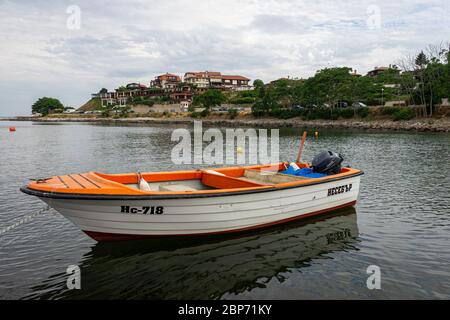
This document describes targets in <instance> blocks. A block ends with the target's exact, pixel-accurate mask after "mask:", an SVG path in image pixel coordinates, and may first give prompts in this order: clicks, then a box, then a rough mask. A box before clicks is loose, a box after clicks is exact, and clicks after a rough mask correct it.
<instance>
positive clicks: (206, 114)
mask: <svg viewBox="0 0 450 320" xmlns="http://www.w3.org/2000/svg"><path fill="white" fill-rule="evenodd" d="M208 115H209V108H205V109H203V110H202V112H200V116H201V117H202V118H204V117H207V116H208Z"/></svg>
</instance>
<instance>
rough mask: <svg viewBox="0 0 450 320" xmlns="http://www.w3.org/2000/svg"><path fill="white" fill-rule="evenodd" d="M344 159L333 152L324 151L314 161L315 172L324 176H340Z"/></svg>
mask: <svg viewBox="0 0 450 320" xmlns="http://www.w3.org/2000/svg"><path fill="white" fill-rule="evenodd" d="M342 161H344V158H343V157H342V156H341V155H340V154H339V153H335V152H331V151H322V152H321V153H319V154H318V155H317V156H315V157H314V159H313V161H312V168H313V172H317V173H324V174H328V175H331V174H338V173H340V172H341V163H342Z"/></svg>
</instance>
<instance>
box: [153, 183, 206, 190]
mask: <svg viewBox="0 0 450 320" xmlns="http://www.w3.org/2000/svg"><path fill="white" fill-rule="evenodd" d="M159 191H173V192H179V191H197V189H195V188H192V187H189V186H185V185H183V184H166V185H162V186H159Z"/></svg>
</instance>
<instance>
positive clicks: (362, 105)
mask: <svg viewBox="0 0 450 320" xmlns="http://www.w3.org/2000/svg"><path fill="white" fill-rule="evenodd" d="M352 107H353V108H366V107H367V105H366V104H364V103H362V102H353V104H352Z"/></svg>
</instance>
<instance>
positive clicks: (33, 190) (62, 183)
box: [21, 163, 363, 198]
mask: <svg viewBox="0 0 450 320" xmlns="http://www.w3.org/2000/svg"><path fill="white" fill-rule="evenodd" d="M284 165H285V163H277V164H268V165H254V166H246V167H225V168H212V169H210V170H214V171H216V172H219V173H222V174H224V175H225V176H221V175H215V174H213V173H208V172H206V170H208V169H199V170H189V171H172V172H149V173H143V174H142V176H143V177H144V179H145V180H147V181H148V182H162V181H177V180H195V179H197V180H201V181H202V183H204V184H205V185H208V186H211V187H214V188H216V189H210V190H196V191H177V192H173V191H143V190H139V189H136V188H133V187H130V186H127V185H126V184H136V183H137V182H138V176H137V174H136V173H127V174H103V173H98V172H88V173H82V174H69V175H63V176H54V177H51V178H48V179H45V180H40V181H33V182H30V183H29V184H28V185H27V186H26V187H24V188H22V189H21V190H22V191H24V192H26V193H29V194H34V195H41V196H46V197H51V198H52V197H53V196H52V195H58V194H59V195H61V196H63V195H69V194H72V195H80V196H82V195H86V196H88V195H92V196H95V195H98V196H110V197H111V198H114V196H132V197H133V198H141V197H143V198H146V197H145V196H163V197H164V196H169V197H170V196H183V195H185V196H192V197H195V196H196V195H197V196H200V197H204V196H208V195H210V196H215V195H216V196H217V195H223V194H228V195H230V194H234V193H243V192H258V191H269V190H277V189H283V188H293V187H301V186H306V185H311V184H318V183H325V182H330V181H333V180H341V179H345V178H349V177H351V176H356V175H361V174H363V172H362V171H361V170H358V169H353V168H342V170H341V173H339V174H336V175H332V176H326V177H323V178H313V179H302V180H299V181H291V182H286V183H279V184H275V185H267V184H259V183H256V182H249V181H245V180H240V179H239V177H241V176H242V175H243V173H244V171H245V170H246V169H253V170H261V169H265V168H269V167H271V166H272V167H274V168H278V170H283V169H284ZM298 165H299V166H300V167H308V164H306V163H298Z"/></svg>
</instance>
